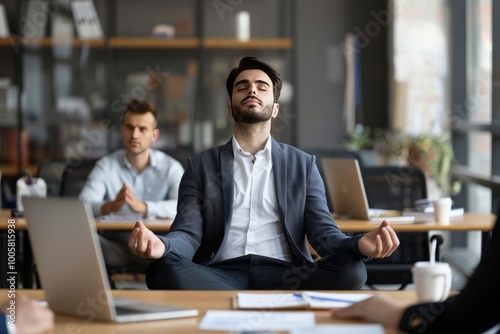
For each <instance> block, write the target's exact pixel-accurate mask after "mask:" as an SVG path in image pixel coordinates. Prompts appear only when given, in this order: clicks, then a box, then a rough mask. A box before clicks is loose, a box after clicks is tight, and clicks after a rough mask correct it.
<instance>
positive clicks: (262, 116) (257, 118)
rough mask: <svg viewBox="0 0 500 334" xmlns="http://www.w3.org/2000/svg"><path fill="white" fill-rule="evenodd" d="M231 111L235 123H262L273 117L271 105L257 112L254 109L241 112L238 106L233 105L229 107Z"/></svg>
mask: <svg viewBox="0 0 500 334" xmlns="http://www.w3.org/2000/svg"><path fill="white" fill-rule="evenodd" d="M231 109H232V114H233V119H234V121H235V122H236V123H249V124H255V123H263V122H267V121H269V120H270V119H271V117H272V115H273V106H272V105H268V106H265V107H264V108H263V109H262V111H258V110H257V108H255V107H250V108H249V109H248V110H247V111H245V112H243V111H241V107H240V106H239V105H234V104H233V105H232V106H231Z"/></svg>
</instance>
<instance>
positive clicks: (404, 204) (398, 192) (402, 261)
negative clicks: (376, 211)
mask: <svg viewBox="0 0 500 334" xmlns="http://www.w3.org/2000/svg"><path fill="white" fill-rule="evenodd" d="M361 173H362V176H363V183H364V186H365V192H366V197H367V200H368V203H369V206H370V207H372V208H380V209H389V210H403V209H404V208H411V207H414V202H415V200H417V199H422V198H427V183H426V177H425V174H424V173H423V172H422V171H421V170H420V169H417V168H414V167H405V166H370V167H364V168H362V169H361ZM388 220H389V221H390V218H389V219H388ZM398 238H399V240H400V241H401V243H400V246H399V248H398V249H397V250H396V251H395V252H394V253H393V254H392V255H391V256H390V257H388V258H382V259H372V260H370V261H368V262H366V263H365V264H366V270H367V273H368V279H367V282H366V284H367V285H368V286H370V287H371V288H372V289H375V285H376V284H384V285H385V284H398V285H399V290H403V289H404V288H405V287H406V286H407V285H408V284H410V283H412V274H411V267H412V266H413V264H414V263H415V262H417V261H429V242H430V239H429V233H428V232H399V233H398ZM434 238H437V239H438V240H437V241H438V245H440V244H442V237H441V236H435V237H434ZM436 259H439V247H438V250H437V252H436Z"/></svg>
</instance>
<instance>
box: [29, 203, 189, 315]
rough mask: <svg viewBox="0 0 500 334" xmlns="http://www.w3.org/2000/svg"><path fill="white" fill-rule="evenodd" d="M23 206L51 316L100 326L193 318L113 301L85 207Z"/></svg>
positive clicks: (176, 311)
mask: <svg viewBox="0 0 500 334" xmlns="http://www.w3.org/2000/svg"><path fill="white" fill-rule="evenodd" d="M23 204H24V210H25V216H26V221H27V225H28V234H29V237H30V241H31V246H32V249H33V255H34V258H35V263H36V265H37V269H38V272H39V275H40V281H41V285H42V288H43V289H44V290H45V297H46V299H47V302H48V305H49V307H50V308H51V309H52V310H53V311H54V312H56V313H64V314H70V315H74V316H78V317H83V318H86V319H87V320H88V321H93V320H100V321H106V322H132V321H143V320H159V319H171V318H182V317H194V316H197V315H198V310H196V309H183V308H177V307H173V306H168V305H162V304H153V303H145V302H141V301H138V300H133V299H116V300H115V299H114V298H113V296H112V293H111V288H110V286H109V280H108V277H107V274H106V268H105V265H104V258H103V256H102V251H101V246H100V243H99V238H98V234H97V230H96V227H95V222H94V218H93V215H92V210H91V208H90V205H89V204H88V203H85V202H82V201H80V200H78V199H76V198H68V197H65V198H62V197H47V198H41V197H23Z"/></svg>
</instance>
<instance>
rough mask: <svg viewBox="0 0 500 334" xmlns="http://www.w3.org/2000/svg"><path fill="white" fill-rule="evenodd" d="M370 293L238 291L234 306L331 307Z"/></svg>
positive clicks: (342, 304) (246, 307)
mask: <svg viewBox="0 0 500 334" xmlns="http://www.w3.org/2000/svg"><path fill="white" fill-rule="evenodd" d="M371 296H372V294H369V293H349V294H347V293H329V292H313V291H305V292H303V293H264V294H260V293H238V294H237V296H236V300H235V302H234V303H233V308H238V309H261V310H262V309H306V308H308V309H330V308H339V307H346V306H349V305H351V304H353V303H356V302H358V301H361V300H364V299H367V298H369V297H371Z"/></svg>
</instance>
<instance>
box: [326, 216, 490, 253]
mask: <svg viewBox="0 0 500 334" xmlns="http://www.w3.org/2000/svg"><path fill="white" fill-rule="evenodd" d="M387 220H388V221H389V222H390V221H391V220H390V218H388V219H387ZM335 221H336V222H337V225H338V227H339V228H340V229H341V230H342V231H343V232H366V231H370V230H372V229H373V228H375V227H376V226H377V225H378V224H380V223H373V222H369V221H366V220H352V219H337V220H335ZM495 222H496V215H494V214H491V213H474V212H466V213H465V214H464V215H463V217H456V218H452V219H451V220H450V222H449V223H447V224H443V223H436V222H435V221H434V220H433V219H428V220H425V219H421V220H417V221H415V223H413V224H408V223H406V224H398V223H397V222H394V223H391V226H392V228H393V229H394V230H395V231H396V232H429V231H448V232H469V231H480V232H481V255H483V254H485V253H486V252H485V249H486V246H488V242H489V240H490V237H491V230H493V227H494V226H495Z"/></svg>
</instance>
